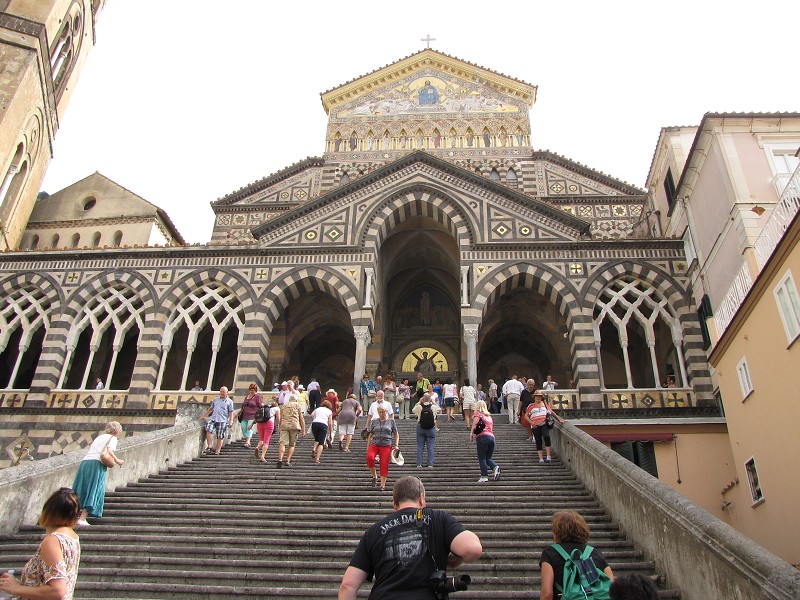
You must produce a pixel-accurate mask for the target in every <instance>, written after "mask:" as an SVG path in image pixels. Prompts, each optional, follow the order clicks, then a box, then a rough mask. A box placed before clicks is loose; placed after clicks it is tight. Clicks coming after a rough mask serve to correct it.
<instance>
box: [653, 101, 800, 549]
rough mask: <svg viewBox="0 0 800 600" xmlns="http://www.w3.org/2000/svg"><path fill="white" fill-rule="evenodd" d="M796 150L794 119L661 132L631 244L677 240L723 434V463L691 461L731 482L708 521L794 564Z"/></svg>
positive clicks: (736, 120)
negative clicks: (642, 238) (650, 238)
mask: <svg viewBox="0 0 800 600" xmlns="http://www.w3.org/2000/svg"><path fill="white" fill-rule="evenodd" d="M798 148H800V114H798V113H769V114H768V113H753V114H741V113H733V114H717V113H709V114H706V115H705V116H704V118H703V120H702V122H701V124H700V126H699V127H697V128H693V127H675V128H665V129H663V130H662V132H661V136H660V138H659V141H658V145H657V148H656V152H655V156H654V159H653V164H652V166H651V170H650V174H649V177H648V196H647V201H646V206H645V216H646V219H645V221H643V223H640V224H639V227H640V229H639V231H641V232H642V235H646V234H645V230H647V232H649V234H651V235H655V234H656V233H657V232H659V231H661V232H663V234H664V236H665V237H674V238H680V239H682V240H683V242H684V247H685V251H686V259H687V263H688V271H687V275H688V277H689V278H690V281H691V284H690V285H691V295H692V304H693V305H694V307H695V310H697V313H698V316H699V320H700V322H701V324H702V325H703V336H704V346H705V348H706V350H707V352H708V353H709V354H710V362H711V364H712V367H715V368H714V369H712V380H713V381H714V386H715V394H716V396H717V398H718V399H719V401H720V403H721V405H722V406H723V409H724V414H725V417H726V422H727V426H728V430H729V436H730V440H729V452H728V456H727V457H724V456H721V455H716V457H715V455H713V454H712V455H709V454H708V453H706V452H704V453H703V456H704V459H706V460H708V461H713V460H717V461H719V462H718V463H717V465H716V466H717V467H718V469H717V472H718V473H731V475H732V476H731V478H730V481H728V482H726V483H725V484H724V485H723V486H722V487H720V488H719V490H717V491H716V497H717V502H718V504H719V507H718V508H716V510H714V511H712V512H715V514H717V515H718V516H720V517H721V518H722V519H724V520H726V521H727V522H729V523H730V524H731V525H733V526H734V527H736V528H738V529H739V530H741V531H742V532H743V533H745V534H746V535H748V536H750V537H752V538H753V539H755V540H757V541H759V542H760V543H761V544H763V545H764V546H766V547H767V548H769V549H770V550H772V551H773V552H775V553H777V554H778V555H779V556H781V557H782V558H784V559H785V560H787V561H789V562H792V563H795V564H796V563H797V562H798V561H800V555H799V554H798V548H800V546H798V544H797V543H796V540H797V538H798V534H799V533H800V531H798V526H796V525H795V524H794V523H795V522H796V521H797V519H795V518H794V515H793V504H794V498H795V497H796V495H797V493H798V491H800V479H798V478H797V477H792V476H787V475H788V474H789V473H788V472H787V470H786V465H787V462H786V457H790V456H793V455H794V453H795V451H796V443H795V440H796V437H797V436H796V425H797V422H798V417H799V416H800V414H798V410H797V408H796V406H795V403H794V402H793V401H792V400H793V397H794V396H796V391H795V387H796V386H795V384H794V382H793V377H792V374H793V373H794V371H796V370H797V368H798V366H800V362H798V354H797V346H796V344H795V343H794V342H795V341H796V338H797V336H798V333H800V332H799V331H797V327H798V326H797V319H798V316H797V315H798V314H800V304H799V303H798V300H797V297H798V296H797V287H796V284H795V279H793V277H792V265H794V272H795V273H797V272H798V269H799V268H800V266H798V260H797V258H798V252H797V250H796V245H797V235H798V225H797V223H796V218H795V214H796V212H797V210H798V206H800V201H799V200H798V197H799V196H800V194H798V189H800V186H798V183H799V182H798V176H797V169H798V164H799V163H800V160H799V159H798ZM793 173H794V175H793ZM793 219H794V222H793ZM790 223H793V224H792V225H791V227H790ZM784 232H786V234H785V236H784ZM776 246H777V250H775V254H774V255H773V250H774V249H775V248H776ZM770 257H772V258H770ZM754 282H755V283H754ZM659 464H660V463H659ZM714 481H715V482H717V483H718V482H719V479H718V478H716V477H715V478H714ZM710 482H711V480H709V484H710ZM709 488H711V485H709ZM766 490H770V492H771V493H769V494H767V493H766ZM706 493H711V494H712V496H713V490H712V489H709V490H707V492H706ZM690 497H691V495H690ZM701 504H702V502H701ZM705 506H707V505H705Z"/></svg>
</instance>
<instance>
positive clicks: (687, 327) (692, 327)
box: [581, 261, 714, 405]
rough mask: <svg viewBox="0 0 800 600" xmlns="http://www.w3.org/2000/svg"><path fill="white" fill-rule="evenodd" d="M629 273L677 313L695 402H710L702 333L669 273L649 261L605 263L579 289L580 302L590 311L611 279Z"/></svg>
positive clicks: (686, 293) (709, 376)
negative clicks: (654, 291)
mask: <svg viewBox="0 0 800 600" xmlns="http://www.w3.org/2000/svg"><path fill="white" fill-rule="evenodd" d="M623 277H631V278H634V279H637V280H639V281H641V282H642V283H644V284H646V285H647V286H649V287H651V288H653V289H654V290H656V291H657V292H658V293H659V294H660V295H661V296H662V297H663V298H664V299H666V301H667V303H668V305H669V307H670V308H671V310H672V311H674V312H675V314H676V315H677V319H678V321H679V323H680V327H681V332H680V333H681V335H682V342H683V353H684V355H683V358H684V360H685V365H686V367H685V368H686V371H687V377H688V379H689V382H690V384H691V386H692V387H693V388H694V390H695V392H696V394H697V401H698V403H699V404H708V405H713V404H714V400H713V392H714V389H713V384H712V382H711V375H710V373H709V370H708V362H707V357H706V353H705V349H704V347H703V335H702V331H701V328H700V322H699V320H698V316H697V313H696V312H695V310H694V307H693V306H692V305H691V303H690V302H688V301H687V297H688V296H689V291H688V290H686V289H684V288H683V286H681V285H680V284H679V283H678V282H677V281H676V280H675V279H674V278H673V277H672V276H670V275H669V274H668V273H665V272H664V271H663V270H662V269H659V268H657V267H654V266H653V265H648V264H643V263H638V262H633V261H620V262H618V263H613V264H609V265H608V266H607V267H606V268H605V269H604V270H602V271H600V272H598V273H596V274H595V275H594V276H593V277H592V278H591V279H590V280H589V281H587V283H586V285H585V286H584V288H583V290H582V294H581V296H582V297H583V298H584V306H585V307H586V309H587V310H588V311H589V312H590V313H591V312H593V310H594V307H595V306H596V305H597V304H598V301H599V299H600V294H601V293H602V292H603V290H605V289H606V288H607V287H608V286H609V285H611V284H612V283H613V282H614V281H616V280H618V279H620V278H623Z"/></svg>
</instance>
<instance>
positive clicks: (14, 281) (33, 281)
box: [0, 271, 64, 314]
mask: <svg viewBox="0 0 800 600" xmlns="http://www.w3.org/2000/svg"><path fill="white" fill-rule="evenodd" d="M26 286H32V287H33V288H36V289H38V290H41V292H42V294H43V295H44V296H45V297H46V298H47V302H48V303H49V305H50V311H51V312H52V314H57V312H58V310H59V309H60V308H61V305H62V304H63V303H64V294H63V290H62V289H61V286H60V285H59V284H58V283H57V282H56V280H55V279H53V277H51V276H50V275H47V274H45V273H39V272H35V271H23V272H21V273H16V274H14V275H11V276H9V277H6V278H5V279H3V280H2V281H0V293H2V297H3V298H6V297H8V296H11V295H13V294H14V293H15V292H14V291H15V290H17V289H20V288H22V287H26Z"/></svg>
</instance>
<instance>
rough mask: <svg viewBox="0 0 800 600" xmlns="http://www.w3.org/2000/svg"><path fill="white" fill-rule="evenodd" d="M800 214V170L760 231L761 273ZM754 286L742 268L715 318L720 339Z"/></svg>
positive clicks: (744, 268) (759, 257) (757, 251)
mask: <svg viewBox="0 0 800 600" xmlns="http://www.w3.org/2000/svg"><path fill="white" fill-rule="evenodd" d="M799 210H800V167H798V168H797V169H795V171H794V173H792V176H791V178H790V179H789V182H788V183H787V184H786V188H785V189H784V190H783V194H781V199H780V202H778V204H777V205H776V206H775V208H774V209H773V211H772V214H771V215H770V217H769V219H767V223H766V225H764V228H763V229H762V230H761V233H760V234H759V236H758V238H756V243H755V253H756V262H757V263H758V270H759V272H760V271H761V269H763V268H764V265H765V264H767V261H768V260H769V257H770V256H772V253H773V252H774V251H775V247H776V246H777V245H778V242H780V241H781V238H782V237H783V234H784V233H786V229H787V228H788V227H789V224H790V223H791V222H792V219H793V218H794V216H795V215H796V214H797V212H798V211H799ZM752 285H753V278H752V277H751V276H750V269H749V268H748V267H747V263H745V264H744V265H742V268H741V269H740V270H739V273H738V274H737V275H736V277H735V278H734V280H733V283H732V284H731V287H730V288H729V289H728V292H727V293H726V294H725V297H724V298H723V299H722V302H721V303H720V305H719V306H718V307H717V310H716V312H715V314H714V322H715V323H716V325H717V335H718V336H720V337H722V334H723V333H724V331H725V330H726V329H727V328H728V325H730V322H731V320H732V319H733V315H735V314H736V311H737V310H739V307H740V306H741V305H742V302H744V299H745V296H747V293H748V292H749V291H750V288H751V287H752Z"/></svg>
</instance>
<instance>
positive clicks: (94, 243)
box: [92, 231, 100, 248]
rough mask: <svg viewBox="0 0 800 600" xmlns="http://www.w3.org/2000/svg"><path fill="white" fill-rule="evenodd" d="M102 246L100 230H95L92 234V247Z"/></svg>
mask: <svg viewBox="0 0 800 600" xmlns="http://www.w3.org/2000/svg"><path fill="white" fill-rule="evenodd" d="M99 246H100V232H99V231H95V232H94V235H93V236H92V247H94V248H97V247H99Z"/></svg>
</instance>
